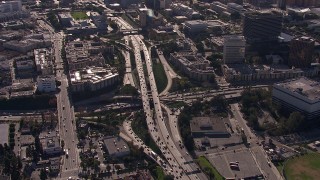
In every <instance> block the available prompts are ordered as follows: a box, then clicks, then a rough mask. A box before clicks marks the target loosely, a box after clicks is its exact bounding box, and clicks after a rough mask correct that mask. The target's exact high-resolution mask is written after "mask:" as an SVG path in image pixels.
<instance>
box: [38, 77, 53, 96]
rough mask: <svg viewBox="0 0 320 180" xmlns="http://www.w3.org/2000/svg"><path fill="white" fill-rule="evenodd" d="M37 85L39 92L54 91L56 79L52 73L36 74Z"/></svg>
mask: <svg viewBox="0 0 320 180" xmlns="http://www.w3.org/2000/svg"><path fill="white" fill-rule="evenodd" d="M37 85H38V90H39V91H40V92H53V91H56V79H55V77H54V75H48V76H38V78H37Z"/></svg>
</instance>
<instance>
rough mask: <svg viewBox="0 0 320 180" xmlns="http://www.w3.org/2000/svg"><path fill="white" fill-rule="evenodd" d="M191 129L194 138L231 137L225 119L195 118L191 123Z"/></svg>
mask: <svg viewBox="0 0 320 180" xmlns="http://www.w3.org/2000/svg"><path fill="white" fill-rule="evenodd" d="M190 129H191V133H192V136H193V137H194V138H202V137H209V138H219V137H230V133H229V132H228V130H227V128H226V126H225V121H224V119H223V118H217V117H194V118H192V120H191V122H190Z"/></svg>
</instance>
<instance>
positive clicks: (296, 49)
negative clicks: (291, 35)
mask: <svg viewBox="0 0 320 180" xmlns="http://www.w3.org/2000/svg"><path fill="white" fill-rule="evenodd" d="M314 46H315V40H314V39H312V38H310V37H305V36H302V37H298V38H295V39H292V40H291V42H290V54H289V63H288V64H289V66H293V67H295V68H306V67H310V66H311V63H312V57H313V52H314Z"/></svg>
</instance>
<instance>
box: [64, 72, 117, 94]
mask: <svg viewBox="0 0 320 180" xmlns="http://www.w3.org/2000/svg"><path fill="white" fill-rule="evenodd" d="M70 79H71V89H72V91H73V92H83V91H97V90H100V89H103V88H106V87H110V86H112V85H114V84H116V83H118V82H119V74H118V72H117V71H116V70H115V69H112V68H106V67H94V66H91V67H88V68H84V69H80V70H77V71H73V72H71V73H70Z"/></svg>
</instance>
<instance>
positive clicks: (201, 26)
mask: <svg viewBox="0 0 320 180" xmlns="http://www.w3.org/2000/svg"><path fill="white" fill-rule="evenodd" d="M207 27H208V25H207V23H206V22H204V21H201V20H192V21H186V22H184V25H183V29H184V31H186V32H187V33H189V34H196V33H201V32H205V31H206V30H207Z"/></svg>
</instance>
